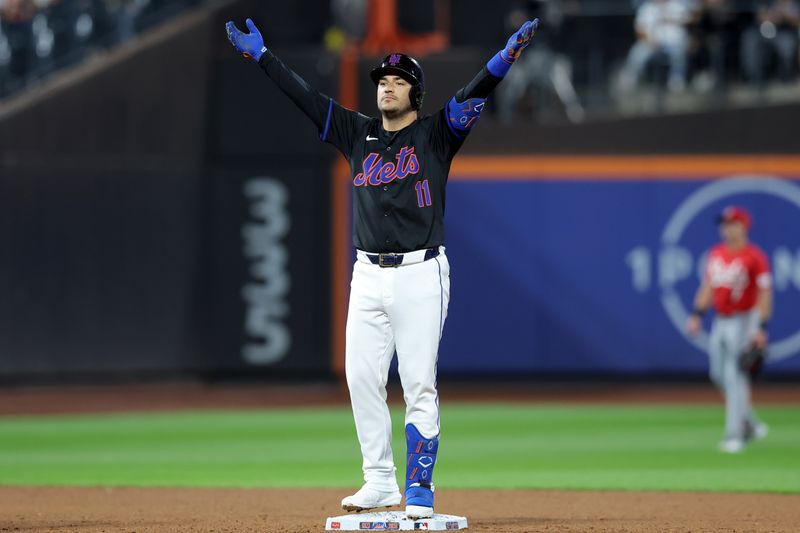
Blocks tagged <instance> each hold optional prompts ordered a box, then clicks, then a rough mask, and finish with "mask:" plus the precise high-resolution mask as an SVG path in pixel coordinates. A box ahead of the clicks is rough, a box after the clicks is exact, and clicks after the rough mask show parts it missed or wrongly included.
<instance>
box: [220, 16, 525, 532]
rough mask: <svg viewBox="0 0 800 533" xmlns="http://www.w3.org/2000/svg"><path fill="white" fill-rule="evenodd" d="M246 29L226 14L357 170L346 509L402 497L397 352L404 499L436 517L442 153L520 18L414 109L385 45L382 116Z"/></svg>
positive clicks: (463, 129) (413, 87) (492, 82)
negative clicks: (395, 416)
mask: <svg viewBox="0 0 800 533" xmlns="http://www.w3.org/2000/svg"><path fill="white" fill-rule="evenodd" d="M246 24H247V28H248V30H249V32H248V33H244V32H241V31H239V30H238V29H237V28H236V26H235V25H234V23H233V22H228V23H227V31H228V38H229V39H230V41H231V43H232V44H233V46H234V48H236V50H238V51H239V52H241V53H242V54H244V55H245V57H248V58H250V59H252V60H253V61H255V62H256V63H258V65H259V66H260V67H261V68H262V69H263V70H264V72H266V74H267V76H268V77H269V78H270V79H271V80H272V81H273V82H274V83H275V84H276V85H277V86H278V87H279V88H280V89H281V90H282V91H283V92H284V93H285V94H286V95H287V96H288V97H289V98H290V99H291V100H292V101H293V102H294V103H295V104H296V105H297V106H298V107H299V108H300V110H301V111H303V113H305V114H306V115H307V116H308V117H309V118H310V119H311V120H312V121H313V122H314V124H315V125H316V126H317V128H318V129H319V137H320V139H321V140H322V141H324V142H329V143H331V144H333V145H334V146H335V147H336V148H338V149H339V151H340V152H342V154H343V155H344V156H345V158H347V160H348V162H349V163H350V170H351V174H352V177H353V180H352V183H353V189H352V190H353V244H354V245H355V248H356V257H357V260H356V262H355V264H354V266H353V278H352V283H351V289H350V305H349V309H348V314H347V326H346V328H347V329H346V335H345V338H346V349H345V358H346V361H345V373H346V376H347V384H348V388H349V390H350V399H351V403H352V408H353V416H354V418H355V425H356V432H357V434H358V441H359V443H360V445H361V455H362V457H363V472H364V481H365V483H364V486H363V487H362V488H361V489H360V490H359V491H358V492H356V493H355V494H353V495H352V496H348V497H346V498H344V499H343V500H342V507H343V508H344V509H346V510H347V511H361V510H366V509H374V508H378V507H388V506H394V505H399V504H400V502H401V499H402V498H401V494H400V491H399V489H398V485H397V479H396V478H395V471H396V468H395V465H394V459H393V457H392V447H391V442H392V424H391V419H390V416H389V408H388V406H387V404H386V382H387V379H388V372H389V363H390V361H391V360H392V358H393V357H394V353H395V352H397V360H398V371H399V374H400V380H401V383H402V386H403V394H404V398H405V403H406V413H405V433H406V442H407V446H408V448H407V454H406V461H405V463H406V475H405V498H406V515H407V516H408V517H409V518H411V519H416V518H427V517H430V516H433V503H434V485H433V469H434V466H435V464H436V457H437V451H438V448H439V398H438V393H437V390H436V362H437V358H438V350H439V340H440V338H441V335H442V328H443V326H444V321H445V318H446V316H447V305H448V302H449V299H450V278H449V274H450V265H449V263H448V261H447V257H446V256H445V249H444V246H443V245H444V209H445V185H446V184H447V177H448V172H449V170H450V163H451V161H452V159H453V157H454V156H455V154H456V152H457V151H458V150H459V148H461V145H462V144H463V143H464V140H465V139H466V137H467V135H468V134H469V132H470V131H471V130H472V128H473V127H474V126H475V123H476V122H477V121H478V118H480V115H481V111H483V108H484V104H485V102H486V98H487V96H489V94H490V93H491V92H492V90H493V89H494V88H495V87H496V86H497V84H498V83H500V81H501V80H502V79H503V77H504V76H505V75H506V73H507V72H508V70H509V69H510V68H511V66H512V65H513V64H514V62H515V61H516V60H517V58H518V57H519V56H520V54H521V53H522V51H523V49H524V48H525V47H526V46H527V45H528V44H529V42H530V40H531V38H532V37H533V35H534V33H535V32H536V28H537V26H538V20H533V21H527V22H525V24H523V25H522V27H521V28H520V29H519V30H518V31H517V32H516V33H514V35H512V36H511V38H510V39H509V40H508V43H507V44H506V46H505V47H504V48H503V49H502V50H501V51H499V52H498V53H497V54H495V55H494V57H492V58H491V59H490V60H489V61H488V63H487V64H486V66H485V67H484V68H482V69H481V71H480V72H479V73H478V74H477V76H475V78H474V79H473V80H472V81H470V82H469V83H468V84H467V85H466V86H465V87H463V88H462V89H460V90H459V91H458V92H456V94H455V96H453V97H452V98H450V100H449V101H448V102H447V103H446V104H445V105H444V107H443V108H441V109H439V110H438V111H436V112H435V113H433V114H431V115H424V116H423V115H421V114H420V110H421V108H422V103H423V100H424V97H425V76H424V74H423V72H422V67H420V65H419V63H418V62H417V61H416V60H415V59H414V58H412V57H410V56H408V55H405V54H402V53H392V54H389V55H388V56H386V58H385V59H384V60H383V61H382V62H381V64H380V65H379V66H378V67H376V68H375V69H373V70H372V71H371V73H370V77H371V78H372V81H373V82H374V83H375V85H376V87H377V105H378V110H379V111H380V117H379V118H372V117H368V116H365V115H362V114H360V113H357V112H354V111H351V110H349V109H345V108H344V107H342V106H341V105H339V104H338V103H337V102H336V101H334V100H333V99H332V98H330V97H328V96H326V95H324V94H321V93H320V92H318V91H317V90H315V89H314V88H313V87H310V86H309V85H308V84H307V83H306V82H305V81H304V80H303V79H302V78H300V77H299V76H298V75H297V74H296V73H294V72H293V71H292V70H291V69H289V68H288V67H287V66H286V65H284V64H283V63H282V62H281V61H280V60H279V59H278V58H277V57H276V56H275V54H273V53H272V52H271V51H270V50H269V49H268V48H267V47H266V46H264V40H263V38H262V36H261V33H260V32H259V30H258V29H257V28H256V25H255V24H254V23H253V21H252V20H250V19H247V21H246Z"/></svg>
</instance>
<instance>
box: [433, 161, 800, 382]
mask: <svg viewBox="0 0 800 533" xmlns="http://www.w3.org/2000/svg"><path fill="white" fill-rule="evenodd" d="M797 163H800V159H797V158H785V157H784V158H781V157H772V158H769V157H768V158H737V157H735V156H733V157H724V158H723V157H711V156H706V157H699V158H694V157H683V158H676V157H661V158H659V157H639V158H636V157H629V158H602V157H600V158H581V157H572V158H553V157H519V158H508V157H506V158H480V157H466V156H465V157H462V158H461V159H458V160H457V161H456V163H455V164H454V167H453V171H452V175H451V180H450V184H449V185H448V191H447V194H448V198H447V253H448V256H449V258H450V262H451V265H452V273H451V283H452V290H451V295H452V296H451V298H452V299H451V304H450V315H449V317H448V321H447V324H446V327H445V334H444V339H443V342H442V349H441V355H440V362H439V366H440V373H441V374H443V375H447V374H453V373H455V374H460V373H471V374H477V373H480V374H485V373H487V372H488V373H498V374H508V373H563V374H574V373H578V374H650V375H663V374H676V375H683V374H695V373H697V374H699V373H703V372H705V370H706V368H707V361H706V358H705V356H704V349H705V346H706V343H707V336H706V335H705V334H704V335H702V336H700V337H699V338H698V339H690V338H688V337H686V336H685V335H684V334H683V332H682V331H683V325H684V324H685V321H686V318H687V316H688V312H689V311H690V310H691V306H692V299H693V295H694V292H695V290H696V289H697V285H698V281H699V275H700V271H701V270H702V265H703V264H704V259H705V255H704V254H705V251H706V250H707V249H708V247H709V246H710V245H711V244H713V243H715V242H717V241H718V240H719V235H718V232H717V228H716V226H715V224H714V222H713V220H714V217H715V215H716V214H717V213H719V212H720V211H721V209H722V208H723V207H724V206H726V205H728V204H741V205H744V206H746V207H747V208H749V209H750V210H751V211H752V213H753V214H754V218H755V225H754V228H753V232H752V238H753V240H754V241H755V242H756V243H758V244H759V245H761V246H762V247H763V248H764V250H765V251H766V252H767V254H768V256H769V258H770V261H771V263H772V266H773V269H774V274H775V317H774V320H773V321H772V325H771V330H770V333H771V336H772V347H771V355H772V357H773V358H774V359H775V360H776V361H777V360H778V359H780V360H781V361H780V362H776V363H774V364H773V365H771V371H772V372H774V373H781V372H792V373H797V372H799V371H800V357H796V356H797V355H800V166H796V165H797ZM709 323H710V319H707V320H706V325H707V326H708V325H709Z"/></svg>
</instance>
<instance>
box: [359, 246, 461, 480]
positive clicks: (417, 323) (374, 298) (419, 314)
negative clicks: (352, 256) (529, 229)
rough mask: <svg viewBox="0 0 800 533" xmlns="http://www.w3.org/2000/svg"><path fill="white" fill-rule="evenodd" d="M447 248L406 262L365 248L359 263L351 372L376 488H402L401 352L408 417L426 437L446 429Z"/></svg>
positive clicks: (366, 466) (367, 472)
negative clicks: (396, 392)
mask: <svg viewBox="0 0 800 533" xmlns="http://www.w3.org/2000/svg"><path fill="white" fill-rule="evenodd" d="M439 250H440V253H439V255H438V256H437V257H434V258H432V259H429V260H427V261H422V262H419V263H415V264H409V265H401V266H398V267H380V266H378V265H375V264H372V263H371V262H369V259H367V257H366V255H365V253H364V252H361V251H358V254H357V255H358V259H357V261H356V262H355V264H354V266H353V280H352V282H351V284H350V305H349V309H348V313H347V330H346V348H345V358H346V359H345V374H346V376H347V385H348V388H349V389H350V401H351V404H352V407H353V417H354V418H355V424H356V432H357V434H358V441H359V443H360V445H361V455H362V457H363V470H364V481H365V482H366V483H369V484H371V485H373V486H374V487H376V488H381V489H385V490H394V489H395V488H396V487H397V481H396V478H395V470H396V469H395V465H394V459H393V457H392V447H391V444H392V422H391V419H390V416H389V408H388V406H387V404H386V382H387V379H388V373H389V363H390V362H391V360H392V357H393V356H394V353H395V351H396V352H397V362H398V371H399V374H400V382H401V384H402V386H403V396H404V399H405V403H406V413H405V424H414V425H415V426H416V427H417V429H418V430H419V431H420V433H421V434H422V435H423V436H424V437H425V438H433V437H436V436H438V434H439V396H438V393H437V391H436V362H437V358H438V353H439V339H440V338H441V334H442V328H443V327H444V321H445V318H446V317H447V305H448V303H449V300H450V265H449V263H448V261H447V257H446V256H445V254H444V247H443V246H442V247H440V249H439ZM415 253H419V252H415ZM423 253H424V252H423Z"/></svg>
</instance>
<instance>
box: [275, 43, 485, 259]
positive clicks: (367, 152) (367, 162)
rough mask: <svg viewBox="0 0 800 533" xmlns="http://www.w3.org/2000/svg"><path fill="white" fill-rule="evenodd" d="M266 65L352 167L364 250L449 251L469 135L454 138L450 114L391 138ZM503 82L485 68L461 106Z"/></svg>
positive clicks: (359, 243) (357, 233) (356, 227)
mask: <svg viewBox="0 0 800 533" xmlns="http://www.w3.org/2000/svg"><path fill="white" fill-rule="evenodd" d="M260 65H261V67H262V68H263V69H264V70H265V71H266V72H267V74H268V75H269V77H270V78H272V80H273V81H274V82H275V83H276V84H277V85H278V87H279V88H280V89H281V90H283V91H284V92H285V93H286V94H287V95H288V96H289V97H290V98H291V99H292V100H293V101H294V102H295V104H297V106H298V107H300V109H301V110H302V111H303V112H304V113H306V115H308V116H309V118H311V120H313V121H314V123H315V124H316V125H317V127H318V128H319V131H320V139H321V140H323V141H326V142H330V143H331V144H333V145H334V146H335V147H336V148H338V149H339V151H340V152H342V154H343V155H344V156H345V157H346V158H347V160H348V162H349V163H350V170H351V176H352V184H353V245H354V246H355V247H356V248H358V249H359V250H364V251H367V252H374V253H383V252H396V253H402V252H409V251H412V250H420V249H423V248H433V247H436V246H439V245H441V244H444V208H445V186H446V184H447V177H448V173H449V171H450V163H451V161H452V159H453V156H455V154H456V152H457V151H458V149H459V148H461V145H462V144H463V142H464V138H465V135H466V132H460V133H461V134H458V133H456V132H454V131H453V129H452V128H451V127H450V126H449V125H448V123H447V117H446V113H445V110H444V109H440V110H439V111H437V112H436V113H434V114H432V115H427V116H424V117H421V118H419V119H417V120H416V121H414V122H413V123H412V124H411V125H409V126H407V127H405V128H403V129H402V130H398V131H391V132H390V131H386V130H384V129H383V125H382V120H381V119H379V118H370V117H367V116H365V115H362V114H360V113H356V112H354V111H351V110H349V109H346V108H344V107H342V106H341V105H339V104H338V103H337V102H336V101H334V100H333V99H332V98H329V97H328V96H325V95H323V94H321V93H320V92H318V91H317V90H315V89H314V88H312V87H310V86H309V85H308V84H307V83H306V82H305V81H304V80H303V79H302V78H300V77H299V76H298V75H297V74H295V73H294V72H293V71H291V70H290V69H289V68H288V67H286V66H285V65H284V64H283V63H282V62H281V61H280V60H279V59H277V58H276V57H275V56H274V55H273V54H272V53H271V52H270V51H266V52H265V53H264V54H263V56H262V57H261V60H260ZM499 81H500V78H496V77H494V76H492V75H491V74H489V73H488V71H487V70H486V69H485V68H484V69H483V70H482V71H481V72H480V73H479V74H478V76H477V77H476V78H475V79H474V80H472V82H470V84H469V85H468V86H467V87H465V88H464V89H461V90H460V91H459V92H458V94H457V95H456V98H459V97H460V99H459V100H460V101H463V100H464V99H465V98H472V97H481V98H485V97H486V96H487V95H488V93H489V92H490V91H491V90H492V89H493V88H494V86H496V85H497V83H498V82H499Z"/></svg>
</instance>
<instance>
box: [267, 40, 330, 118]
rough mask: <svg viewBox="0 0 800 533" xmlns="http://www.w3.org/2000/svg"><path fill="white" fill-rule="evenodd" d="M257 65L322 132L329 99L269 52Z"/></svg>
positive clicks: (326, 116)
mask: <svg viewBox="0 0 800 533" xmlns="http://www.w3.org/2000/svg"><path fill="white" fill-rule="evenodd" d="M258 64H259V66H260V67H261V68H262V69H263V70H264V72H266V73H267V76H269V77H270V79H271V80H272V81H273V82H275V85H277V86H278V88H279V89H280V90H281V91H283V92H284V93H286V96H288V97H289V99H291V101H292V102H294V103H295V105H296V106H297V107H299V108H300V110H301V111H302V112H303V113H305V114H306V116H308V118H310V119H311V121H312V122H314V124H315V125H316V126H317V128H318V129H319V130H320V131H322V130H323V128H324V127H325V122H326V120H327V118H328V109H329V106H330V100H331V99H330V97H328V96H326V95H324V94H322V93H321V92H319V91H318V90H316V89H315V88H313V87H311V86H310V85H309V84H308V83H307V82H306V80H304V79H303V78H301V77H300V76H298V75H297V73H295V72H294V71H293V70H292V69H290V68H289V67H287V66H286V65H284V64H283V61H281V60H280V59H278V58H277V57H276V56H275V54H273V53H272V52H271V51H269V50H266V51H265V52H264V53H263V54H262V56H261V59H260V60H259V62H258Z"/></svg>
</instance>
